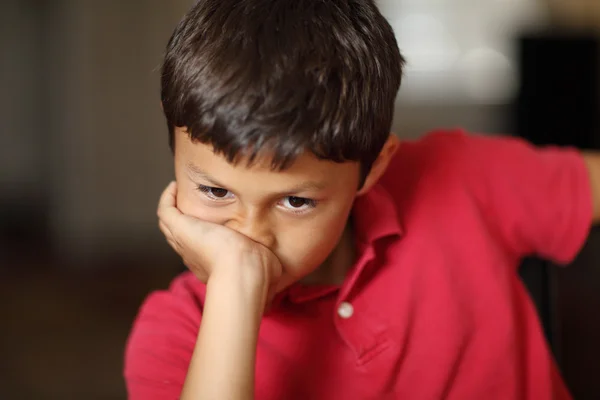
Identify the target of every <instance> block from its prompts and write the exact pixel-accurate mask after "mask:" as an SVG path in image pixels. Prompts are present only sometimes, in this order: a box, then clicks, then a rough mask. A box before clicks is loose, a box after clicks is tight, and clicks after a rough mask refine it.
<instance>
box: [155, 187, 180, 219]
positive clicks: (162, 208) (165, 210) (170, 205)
mask: <svg viewBox="0 0 600 400" xmlns="http://www.w3.org/2000/svg"><path fill="white" fill-rule="evenodd" d="M156 213H157V215H158V217H159V218H160V219H161V220H163V221H164V222H166V223H167V224H168V223H169V222H170V221H173V220H174V219H176V218H178V217H179V216H181V215H182V214H181V211H179V210H178V209H177V184H176V183H175V182H174V181H173V182H171V183H169V185H168V186H167V187H166V189H165V190H164V191H163V192H162V194H161V196H160V199H159V201H158V209H157V211H156Z"/></svg>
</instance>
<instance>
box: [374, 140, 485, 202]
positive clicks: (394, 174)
mask: <svg viewBox="0 0 600 400" xmlns="http://www.w3.org/2000/svg"><path fill="white" fill-rule="evenodd" d="M471 140H473V139H472V137H471V135H470V134H468V133H467V132H465V131H463V130H460V129H452V130H436V131H432V132H429V133H427V134H425V135H424V136H422V137H421V138H419V139H416V140H405V141H402V142H401V143H400V146H399V148H398V151H397V152H396V154H395V155H394V157H393V159H392V161H391V162H390V165H389V167H388V169H387V171H386V173H385V174H384V175H383V177H382V178H381V183H382V184H383V186H384V187H385V188H386V189H387V190H388V191H389V192H390V193H391V194H392V195H393V197H397V196H395V195H396V194H401V195H402V196H405V195H406V194H407V192H411V191H414V190H417V189H423V188H425V187H427V186H430V185H431V186H435V187H436V191H437V190H439V189H440V185H448V184H451V183H456V182H457V179H458V178H459V176H458V171H459V170H460V165H462V164H464V163H465V162H466V158H467V157H468V156H469V155H468V154H469V152H468V151H466V149H467V148H468V146H469V142H470V141H471Z"/></svg>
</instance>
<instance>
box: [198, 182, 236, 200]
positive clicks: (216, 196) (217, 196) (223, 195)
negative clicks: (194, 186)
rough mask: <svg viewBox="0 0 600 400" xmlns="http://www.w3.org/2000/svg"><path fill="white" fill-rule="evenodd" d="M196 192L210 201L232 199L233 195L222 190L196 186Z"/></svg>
mask: <svg viewBox="0 0 600 400" xmlns="http://www.w3.org/2000/svg"><path fill="white" fill-rule="evenodd" d="M198 190H200V191H201V192H202V193H204V194H205V195H206V197H208V198H209V199H211V200H227V199H230V198H232V197H233V193H231V192H230V191H229V190H227V189H223V188H218V187H212V186H205V185H198Z"/></svg>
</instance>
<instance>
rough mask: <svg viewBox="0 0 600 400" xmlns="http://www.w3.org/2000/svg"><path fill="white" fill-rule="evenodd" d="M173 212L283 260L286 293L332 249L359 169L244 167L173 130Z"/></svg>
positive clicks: (309, 162)
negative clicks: (235, 235) (231, 234)
mask: <svg viewBox="0 0 600 400" xmlns="http://www.w3.org/2000/svg"><path fill="white" fill-rule="evenodd" d="M175 143H176V146H175V147H176V148H175V176H176V179H177V190H178V193H177V207H178V208H179V209H180V210H181V212H183V213H184V214H187V215H191V216H194V217H196V218H199V219H202V220H205V221H209V222H213V223H217V224H221V225H225V226H227V227H229V228H231V229H234V230H236V231H238V232H240V233H242V234H243V235H245V236H247V237H249V238H250V239H252V240H254V241H256V242H258V243H260V244H262V245H264V246H266V247H268V248H269V249H270V250H271V251H272V252H273V253H274V254H275V255H276V256H277V257H278V259H279V260H280V261H281V264H282V266H283V276H282V281H281V284H282V286H283V287H287V286H289V285H290V284H292V283H293V282H295V281H297V280H299V279H301V278H303V277H304V276H306V275H308V274H309V273H311V272H312V271H314V270H315V269H316V268H318V267H319V266H320V265H321V264H322V263H323V262H324V261H325V259H326V258H327V256H329V254H330V253H331V252H332V251H333V249H334V248H335V247H336V245H337V243H338V241H339V239H340V236H341V234H342V232H343V230H344V227H345V226H346V223H347V220H348V215H349V213H350V210H351V208H352V204H353V201H354V198H355V196H356V194H357V189H358V184H359V163H358V162H346V163H335V162H331V161H324V160H319V159H317V158H316V157H315V156H314V155H312V154H310V153H305V154H303V155H302V156H300V157H298V158H297V159H296V161H295V162H294V163H293V164H292V165H291V166H290V167H289V168H287V169H286V170H284V171H273V170H272V169H271V166H270V161H271V160H270V158H267V157H265V158H262V159H261V158H259V159H258V160H257V162H256V163H254V164H253V165H252V166H250V167H248V166H247V165H246V163H245V162H244V160H241V161H240V162H239V163H238V164H237V165H232V164H230V163H228V162H227V160H226V159H225V157H223V156H222V155H216V154H215V153H213V150H212V146H210V145H206V144H202V143H193V142H192V141H191V140H190V138H189V135H188V134H187V133H186V132H185V130H184V128H176V131H175Z"/></svg>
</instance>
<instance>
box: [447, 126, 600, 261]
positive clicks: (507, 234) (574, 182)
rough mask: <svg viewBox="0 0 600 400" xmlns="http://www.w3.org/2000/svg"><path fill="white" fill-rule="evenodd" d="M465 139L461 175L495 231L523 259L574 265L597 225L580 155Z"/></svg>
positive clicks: (517, 142) (507, 140)
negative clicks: (543, 259) (593, 217)
mask: <svg viewBox="0 0 600 400" xmlns="http://www.w3.org/2000/svg"><path fill="white" fill-rule="evenodd" d="M459 136H460V139H458V140H457V142H458V143H459V146H458V148H459V149H460V151H459V152H458V153H457V154H456V156H457V162H458V164H459V165H460V166H461V170H460V173H461V174H462V175H463V177H464V179H465V182H466V184H467V189H468V190H469V195H471V196H473V200H474V202H475V203H476V204H477V206H478V207H479V209H480V211H481V214H482V216H483V217H484V218H485V219H486V221H487V222H488V224H489V226H490V229H492V230H493V231H494V232H495V233H496V234H497V235H498V237H499V239H500V240H501V241H502V242H503V243H504V244H505V245H506V246H507V247H508V249H509V250H510V251H512V252H514V254H516V255H517V256H528V255H537V256H540V257H543V258H547V259H550V260H552V261H554V262H556V263H559V264H567V263H569V262H571V261H572V260H573V258H574V257H575V256H576V255H577V253H578V252H579V251H580V249H581V247H582V246H583V244H584V243H585V240H586V238H587V236H588V234H589V230H590V227H591V224H592V194H591V187H590V186H591V184H590V179H589V175H588V171H587V167H586V165H585V162H584V160H583V157H582V155H581V154H580V152H579V151H577V150H576V149H572V148H558V147H536V146H533V145H531V144H529V143H528V142H526V141H524V140H522V139H518V138H514V137H498V136H479V135H467V134H461V135H459Z"/></svg>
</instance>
